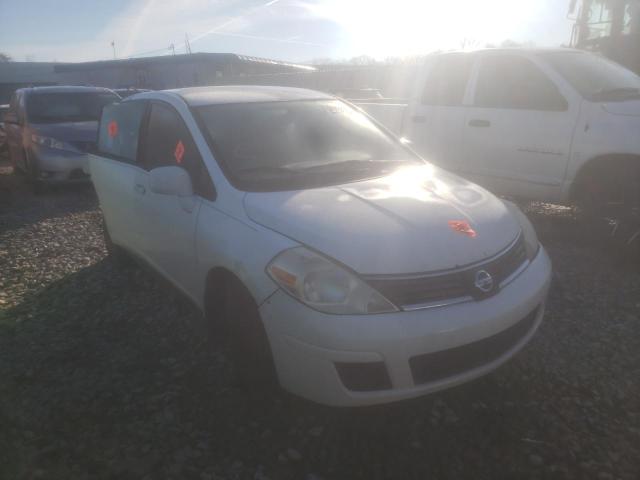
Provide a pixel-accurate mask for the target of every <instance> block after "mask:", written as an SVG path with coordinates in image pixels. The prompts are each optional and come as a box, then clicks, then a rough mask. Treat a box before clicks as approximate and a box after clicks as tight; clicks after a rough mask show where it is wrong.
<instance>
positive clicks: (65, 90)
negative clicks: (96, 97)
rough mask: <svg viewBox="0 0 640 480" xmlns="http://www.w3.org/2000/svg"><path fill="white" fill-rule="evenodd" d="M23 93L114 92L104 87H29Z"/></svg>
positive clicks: (23, 89) (22, 90)
mask: <svg viewBox="0 0 640 480" xmlns="http://www.w3.org/2000/svg"><path fill="white" fill-rule="evenodd" d="M20 91H21V92H25V93H91V92H112V90H110V89H108V88H104V87H85V86H72V85H68V86H67V85H64V86H59V85H56V86H52V87H27V88H21V89H20Z"/></svg>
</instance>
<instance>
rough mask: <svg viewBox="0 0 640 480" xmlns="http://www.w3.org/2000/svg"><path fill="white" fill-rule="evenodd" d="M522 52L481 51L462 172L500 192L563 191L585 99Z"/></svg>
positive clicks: (548, 194) (539, 194)
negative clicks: (577, 99) (562, 86)
mask: <svg viewBox="0 0 640 480" xmlns="http://www.w3.org/2000/svg"><path fill="white" fill-rule="evenodd" d="M567 95H569V92H561V91H560V89H559V87H558V86H557V85H556V84H555V83H554V82H553V81H552V79H551V78H550V77H549V76H548V74H547V73H546V72H545V71H544V70H543V68H542V67H541V66H539V65H538V64H537V63H535V62H534V61H533V60H532V59H530V58H527V57H525V56H521V55H518V54H504V53H500V54H499V53H493V54H486V55H483V56H481V58H480V61H479V63H478V66H477V77H476V78H475V81H474V92H473V104H472V105H471V106H470V107H469V108H468V109H467V117H466V122H465V132H464V138H465V148H466V149H467V154H466V155H465V156H464V158H465V162H464V164H462V165H460V170H461V173H462V174H463V175H465V176H468V177H469V178H471V179H473V180H475V181H477V182H478V183H480V184H482V185H484V186H486V187H487V188H489V189H490V190H493V191H494V192H495V193H498V194H506V195H514V196H520V197H525V198H550V199H552V198H554V197H555V196H556V195H558V194H559V193H560V187H561V184H562V180H563V179H564V174H565V169H566V166H567V161H568V158H569V153H570V147H571V138H572V135H573V129H574V128H575V124H576V121H577V117H578V108H579V107H578V105H579V102H569V101H568V100H567V98H570V97H567Z"/></svg>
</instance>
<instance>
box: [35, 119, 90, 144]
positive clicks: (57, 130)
mask: <svg viewBox="0 0 640 480" xmlns="http://www.w3.org/2000/svg"><path fill="white" fill-rule="evenodd" d="M31 131H32V133H35V134H36V135H41V136H43V137H51V138H55V139H56V140H61V141H64V142H96V141H97V140H98V122H97V121H89V122H64V123H39V124H31Z"/></svg>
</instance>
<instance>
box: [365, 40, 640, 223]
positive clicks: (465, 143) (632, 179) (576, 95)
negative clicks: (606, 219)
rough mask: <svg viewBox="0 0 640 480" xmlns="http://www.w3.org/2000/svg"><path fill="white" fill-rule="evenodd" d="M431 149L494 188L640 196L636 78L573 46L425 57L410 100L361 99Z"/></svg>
mask: <svg viewBox="0 0 640 480" xmlns="http://www.w3.org/2000/svg"><path fill="white" fill-rule="evenodd" d="M356 103H357V105H358V106H360V107H361V108H363V109H364V110H365V111H367V112H368V113H369V114H370V115H372V116H373V117H374V118H375V119H377V120H378V121H379V122H380V123H382V124H383V125H384V126H386V127H387V128H388V129H390V130H391V131H393V132H394V133H396V134H399V135H401V136H404V137H406V138H408V139H409V140H411V141H412V143H413V146H414V149H415V150H416V151H418V152H419V153H420V154H422V155H423V156H424V157H425V158H428V159H429V160H431V161H433V162H434V163H436V164H439V165H440V166H442V167H444V168H446V169H448V170H452V171H455V172H457V173H459V174H461V175H462V176H465V177H467V178H469V179H471V180H472V181H474V182H476V183H479V184H481V185H483V186H485V187H487V188H489V189H490V190H492V191H493V192H494V193H497V194H502V195H509V196H514V197H519V198H522V199H528V200H541V201H548V202H556V203H565V204H570V203H574V202H575V203H579V204H582V205H583V206H588V207H592V208H595V209H596V210H597V211H602V208H603V207H605V206H614V205H616V206H618V207H620V206H622V207H623V208H624V210H625V211H627V212H629V211H632V210H633V209H634V208H635V207H638V205H640V77H638V76H637V75H636V74H635V73H633V72H631V71H629V70H627V69H625V68H624V67H622V66H620V65H618V64H615V63H613V62H610V61H608V60H606V59H604V58H601V57H599V56H596V55H593V54H590V53H586V52H582V51H578V50H571V49H491V50H480V51H476V52H467V53H446V54H439V55H434V56H431V57H429V59H428V60H427V61H426V62H425V66H424V68H421V69H420V72H419V74H418V75H417V76H416V78H415V87H414V89H413V93H412V95H411V98H410V99H409V101H408V103H407V104H389V103H386V104H385V103H373V102H366V101H364V102H356Z"/></svg>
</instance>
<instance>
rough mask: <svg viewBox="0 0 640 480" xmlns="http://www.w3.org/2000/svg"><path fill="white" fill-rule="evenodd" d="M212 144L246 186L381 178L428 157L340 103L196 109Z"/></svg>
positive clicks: (235, 179)
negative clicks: (415, 152)
mask: <svg viewBox="0 0 640 480" xmlns="http://www.w3.org/2000/svg"><path fill="white" fill-rule="evenodd" d="M196 111H197V114H198V116H199V119H200V123H201V127H202V129H203V130H204V131H205V132H206V134H207V136H208V139H209V142H210V144H211V149H212V150H213V152H214V155H215V157H216V159H217V160H218V162H219V163H220V164H221V166H222V168H223V169H224V170H225V172H226V173H227V175H228V177H229V180H230V181H231V182H232V183H234V184H235V185H236V186H238V187H239V188H240V189H243V190H251V191H265V190H267V191H276V190H295V189H300V188H307V187H311V186H321V185H328V184H335V183H341V182H344V181H355V180H358V179H364V178H371V177H372V176H379V175H380V174H382V173H383V172H384V171H388V170H389V169H391V168H395V167H397V166H399V165H401V164H403V163H406V162H421V160H420V159H419V158H418V157H417V156H416V155H415V154H413V153H411V152H410V151H409V150H408V149H406V148H405V147H404V146H403V145H402V144H401V143H399V142H398V141H397V140H395V139H394V138H392V137H391V136H390V135H388V134H387V133H386V132H384V131H383V130H381V129H380V128H379V127H378V126H377V125H376V124H375V123H374V122H373V121H372V120H371V119H369V117H367V116H366V115H365V114H363V113H361V112H360V111H358V110H356V109H354V108H352V107H350V106H349V105H347V104H345V103H344V102H341V101H339V100H304V101H281V102H264V103H237V104H220V105H208V106H203V107H197V108H196Z"/></svg>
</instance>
